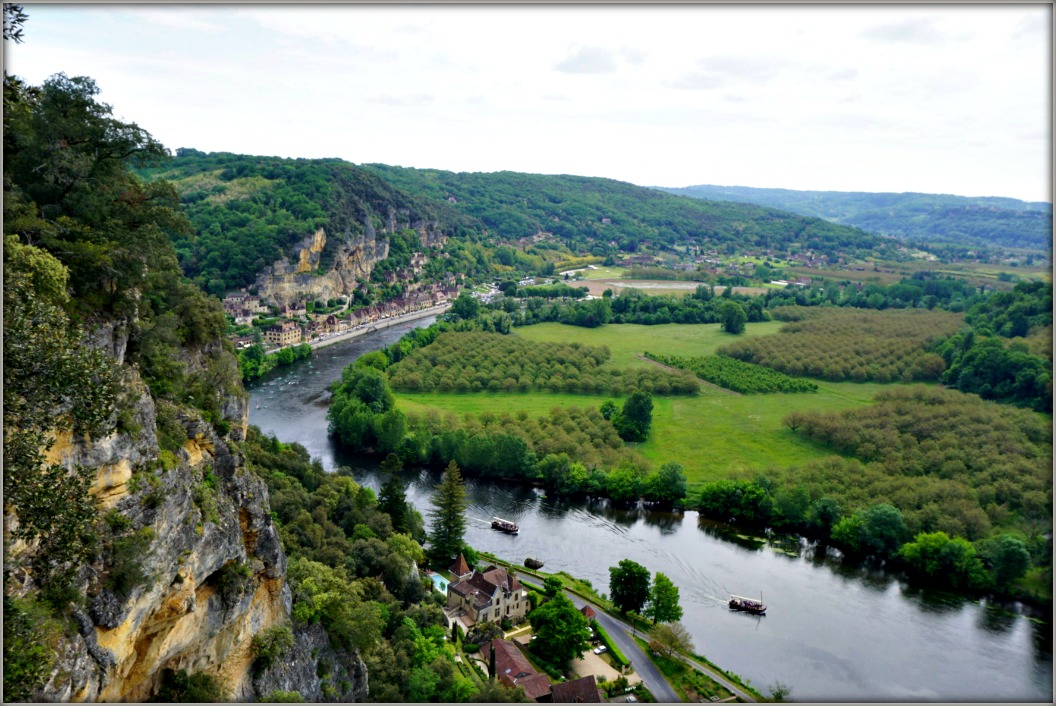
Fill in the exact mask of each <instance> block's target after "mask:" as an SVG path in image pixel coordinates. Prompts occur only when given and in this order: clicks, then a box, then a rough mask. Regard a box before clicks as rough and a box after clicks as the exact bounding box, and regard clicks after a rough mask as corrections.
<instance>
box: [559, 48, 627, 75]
mask: <svg viewBox="0 0 1056 706" xmlns="http://www.w3.org/2000/svg"><path fill="white" fill-rule="evenodd" d="M554 68H555V69H557V70H558V71H563V72H565V73H570V74H607V73H612V72H613V71H615V70H616V68H617V64H616V56H615V54H614V53H613V51H612V50H611V49H604V48H602V47H577V48H576V49H570V50H569V52H568V56H566V57H565V58H564V59H562V60H561V61H559V62H557V63H556V64H554Z"/></svg>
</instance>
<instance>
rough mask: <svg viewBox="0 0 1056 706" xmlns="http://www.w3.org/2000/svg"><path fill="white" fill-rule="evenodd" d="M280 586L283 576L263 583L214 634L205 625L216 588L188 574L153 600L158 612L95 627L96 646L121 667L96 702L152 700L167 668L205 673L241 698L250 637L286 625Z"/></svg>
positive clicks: (247, 671) (249, 661) (249, 657)
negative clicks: (243, 608)
mask: <svg viewBox="0 0 1056 706" xmlns="http://www.w3.org/2000/svg"><path fill="white" fill-rule="evenodd" d="M282 586H283V579H281V578H280V579H265V580H263V581H261V582H260V583H259V584H258V585H257V587H256V590H255V591H254V593H253V598H252V600H251V601H250V604H249V609H248V610H247V611H246V612H244V613H243V614H242V615H240V616H238V617H236V618H234V619H233V620H230V621H228V622H227V623H226V624H225V625H224V626H223V627H222V628H221V629H220V630H219V632H216V633H215V634H212V635H210V634H208V632H209V631H208V629H207V628H206V625H207V624H208V622H209V621H208V612H209V598H210V597H211V596H212V595H213V594H214V593H215V590H214V589H213V588H212V587H211V586H195V580H194V577H193V576H191V575H186V576H184V580H183V581H182V582H181V583H179V584H176V585H175V586H173V588H172V590H171V591H170V592H169V593H168V594H166V595H165V596H164V597H163V598H162V600H160V601H158V602H156V603H155V604H154V605H156V606H157V608H156V609H155V610H154V612H153V613H151V614H150V615H148V616H147V617H146V618H145V619H142V614H141V613H140V612H139V611H137V610H135V609H133V610H132V611H131V612H130V613H129V616H128V618H127V619H126V620H125V622H124V623H122V624H121V625H118V626H117V627H116V628H114V629H112V630H106V629H103V628H96V639H97V640H98V642H99V646H100V647H103V648H105V649H108V650H110V651H111V652H113V653H114V656H115V657H116V658H117V663H118V665H119V667H118V670H119V671H118V672H117V673H115V674H114V675H113V679H112V680H111V681H110V682H109V683H108V684H107V685H106V687H105V688H104V690H103V692H102V693H101V694H100V695H99V699H98V700H99V701H143V700H145V699H147V698H149V697H150V696H151V694H152V693H153V691H154V690H155V688H156V683H157V680H158V679H159V678H160V674H161V670H162V669H165V668H168V669H174V670H178V669H186V670H187V671H188V672H199V671H203V670H205V671H208V672H210V673H212V674H214V675H216V676H217V677H218V678H219V679H220V680H221V682H223V683H224V684H225V685H226V686H227V688H228V689H230V690H231V691H232V692H234V693H233V696H234V697H235V698H239V692H242V691H244V690H245V689H246V688H247V687H246V685H247V684H248V683H249V678H250V666H251V665H252V662H253V654H252V651H251V644H252V640H253V636H254V635H255V634H257V633H258V632H259V631H260V630H262V629H264V628H267V627H270V626H272V625H278V624H281V623H283V622H285V619H286V615H285V609H284V607H283V603H282ZM147 600H149V599H147Z"/></svg>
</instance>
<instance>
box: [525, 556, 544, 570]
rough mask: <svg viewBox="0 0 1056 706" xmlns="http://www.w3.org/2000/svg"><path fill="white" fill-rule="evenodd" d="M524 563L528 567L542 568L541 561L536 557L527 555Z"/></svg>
mask: <svg viewBox="0 0 1056 706" xmlns="http://www.w3.org/2000/svg"><path fill="white" fill-rule="evenodd" d="M524 565H525V566H527V567H528V568H529V569H541V568H543V562H541V561H539V560H538V559H533V558H532V557H528V558H527V559H525V560H524Z"/></svg>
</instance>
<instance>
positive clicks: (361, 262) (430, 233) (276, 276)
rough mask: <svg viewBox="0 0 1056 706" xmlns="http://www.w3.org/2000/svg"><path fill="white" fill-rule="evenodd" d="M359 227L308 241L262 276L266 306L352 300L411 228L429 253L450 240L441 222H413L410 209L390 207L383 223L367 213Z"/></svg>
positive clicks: (322, 233)
mask: <svg viewBox="0 0 1056 706" xmlns="http://www.w3.org/2000/svg"><path fill="white" fill-rule="evenodd" d="M338 222H339V221H338ZM375 223H378V224H379V225H377V226H376V225H375ZM358 226H359V227H357V228H355V229H352V230H349V231H348V232H344V233H337V234H336V235H331V236H329V238H328V236H327V234H326V231H325V230H324V229H322V228H320V229H319V230H317V231H316V232H315V233H313V234H311V235H309V236H306V237H305V238H304V239H303V240H301V241H300V242H299V243H298V244H297V245H295V246H294V247H293V249H292V251H291V255H290V256H289V257H284V258H282V259H281V260H278V261H276V262H275V263H273V264H272V265H271V266H269V267H267V268H265V269H264V271H263V272H261V273H260V275H258V276H257V281H256V289H257V293H258V294H259V295H260V297H261V298H262V299H263V300H264V301H267V302H269V303H273V304H276V305H278V306H285V305H287V304H292V303H294V302H298V301H304V300H307V299H312V300H316V301H326V300H328V299H335V298H337V297H347V296H349V295H350V294H351V293H352V291H353V290H354V289H355V288H356V286H357V280H365V279H367V278H369V277H370V274H371V272H373V270H374V266H375V265H376V264H377V263H379V262H381V261H382V260H384V259H385V258H386V257H388V255H389V243H388V239H387V238H386V237H385V236H386V235H387V234H389V233H395V232H396V231H398V230H402V229H404V228H411V229H413V230H415V231H416V232H417V233H418V237H419V238H420V239H421V242H422V247H424V248H435V247H440V246H442V245H443V243H444V241H445V240H446V237H445V236H444V234H443V233H442V232H441V231H440V226H439V223H438V222H436V221H424V220H422V221H412V220H411V215H410V211H409V210H408V209H397V208H395V207H393V206H391V205H389V206H388V209H387V213H386V216H385V217H384V218H379V217H378V216H377V214H372V213H371V212H369V211H367V210H364V211H363V212H362V214H361V218H360V221H359V223H358ZM328 247H329V248H330V249H331V252H332V253H333V258H332V260H333V264H332V265H331V266H330V267H329V269H328V270H327V271H325V272H322V273H320V272H319V267H320V264H321V262H322V260H323V252H324V251H325V250H326V249H327V248H328Z"/></svg>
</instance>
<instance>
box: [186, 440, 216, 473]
mask: <svg viewBox="0 0 1056 706" xmlns="http://www.w3.org/2000/svg"><path fill="white" fill-rule="evenodd" d="M183 450H184V452H186V454H187V458H188V463H189V464H190V466H191V467H192V468H193V467H194V466H197V465H198V464H199V463H201V462H202V461H203V460H205V459H206V455H207V454H208V456H209V457H210V458H212V455H213V444H212V442H210V441H207V440H206V439H204V438H203V437H201V436H196V437H195V438H193V439H188V440H187V441H185V442H184V443H183Z"/></svg>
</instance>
